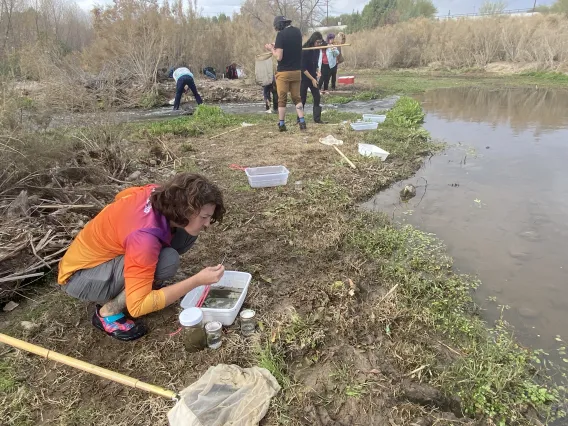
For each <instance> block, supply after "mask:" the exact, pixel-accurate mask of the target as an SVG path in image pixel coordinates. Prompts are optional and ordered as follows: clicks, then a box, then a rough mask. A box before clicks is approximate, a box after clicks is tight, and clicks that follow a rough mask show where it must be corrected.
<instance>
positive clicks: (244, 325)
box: [240, 309, 256, 337]
mask: <svg viewBox="0 0 568 426" xmlns="http://www.w3.org/2000/svg"><path fill="white" fill-rule="evenodd" d="M240 317H241V334H242V335H243V336H245V337H248V336H251V335H253V334H254V332H255V330H256V313H255V312H254V311H253V310H252V309H245V310H243V311H241V313H240Z"/></svg>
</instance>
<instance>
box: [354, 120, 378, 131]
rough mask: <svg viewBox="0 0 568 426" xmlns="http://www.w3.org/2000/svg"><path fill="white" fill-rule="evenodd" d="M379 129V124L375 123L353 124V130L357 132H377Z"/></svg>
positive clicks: (360, 122)
mask: <svg viewBox="0 0 568 426" xmlns="http://www.w3.org/2000/svg"><path fill="white" fill-rule="evenodd" d="M377 127H379V123H377V122H374V121H358V122H356V123H351V128H352V129H353V130H357V131H361V130H377Z"/></svg>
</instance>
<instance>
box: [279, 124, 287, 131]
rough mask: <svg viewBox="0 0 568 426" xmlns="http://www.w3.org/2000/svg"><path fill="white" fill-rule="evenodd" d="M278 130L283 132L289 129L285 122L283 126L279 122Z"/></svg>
mask: <svg viewBox="0 0 568 426" xmlns="http://www.w3.org/2000/svg"><path fill="white" fill-rule="evenodd" d="M278 130H280V131H281V132H285V131H286V130H288V129H287V128H286V125H285V124H283V125H282V126H281V125H280V124H279V125H278Z"/></svg>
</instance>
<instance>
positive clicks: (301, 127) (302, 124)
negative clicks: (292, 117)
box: [299, 121, 307, 130]
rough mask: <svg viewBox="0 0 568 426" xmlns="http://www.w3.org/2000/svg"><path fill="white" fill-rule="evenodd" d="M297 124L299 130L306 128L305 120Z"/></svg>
mask: <svg viewBox="0 0 568 426" xmlns="http://www.w3.org/2000/svg"><path fill="white" fill-rule="evenodd" d="M299 125H300V130H307V127H306V122H305V121H304V122H303V123H299Z"/></svg>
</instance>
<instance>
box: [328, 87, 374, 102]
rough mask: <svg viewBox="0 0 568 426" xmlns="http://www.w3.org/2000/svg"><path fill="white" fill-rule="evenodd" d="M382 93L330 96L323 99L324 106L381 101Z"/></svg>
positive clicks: (366, 92)
mask: <svg viewBox="0 0 568 426" xmlns="http://www.w3.org/2000/svg"><path fill="white" fill-rule="evenodd" d="M384 95H385V94H384V93H383V92H382V91H380V90H377V91H370V90H367V91H365V92H358V93H355V94H354V95H352V96H339V95H333V94H332V95H330V96H328V97H326V98H324V100H325V103H326V104H346V103H348V102H351V101H372V100H374V99H381V98H383V97H384Z"/></svg>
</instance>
